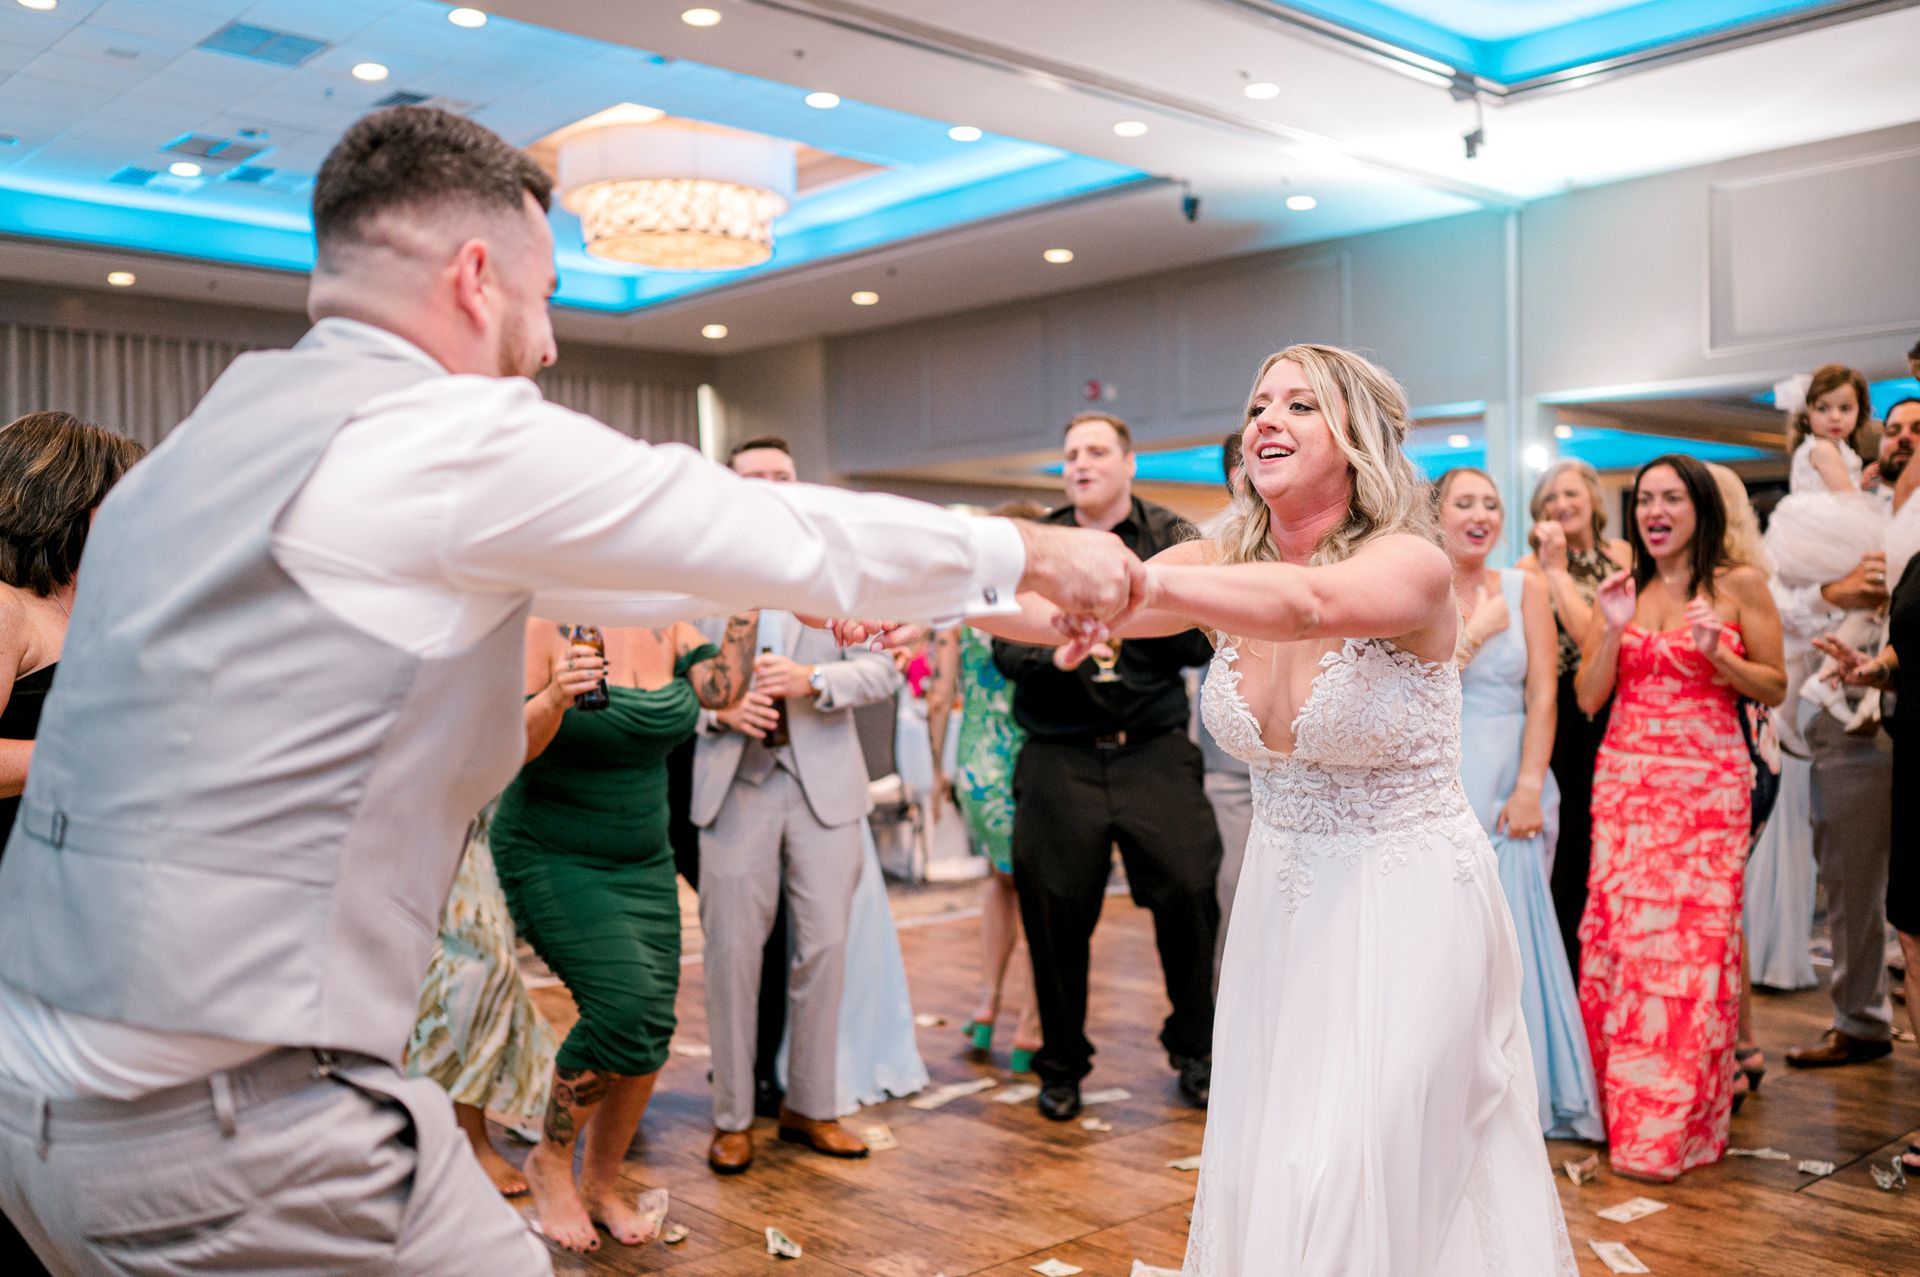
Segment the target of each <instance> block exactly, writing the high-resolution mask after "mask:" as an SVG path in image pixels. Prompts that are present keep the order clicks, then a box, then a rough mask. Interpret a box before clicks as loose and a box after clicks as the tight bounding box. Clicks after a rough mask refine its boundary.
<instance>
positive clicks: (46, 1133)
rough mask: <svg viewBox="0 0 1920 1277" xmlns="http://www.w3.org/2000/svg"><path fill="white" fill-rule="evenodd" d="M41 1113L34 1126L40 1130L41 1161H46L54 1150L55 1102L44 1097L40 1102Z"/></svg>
mask: <svg viewBox="0 0 1920 1277" xmlns="http://www.w3.org/2000/svg"><path fill="white" fill-rule="evenodd" d="M39 1108H40V1112H39V1113H38V1114H37V1115H36V1116H37V1117H38V1119H39V1120H38V1121H36V1122H35V1123H34V1125H36V1126H38V1127H39V1128H40V1160H41V1161H43V1162H44V1161H46V1160H47V1154H48V1153H50V1152H51V1151H52V1150H53V1101H52V1100H49V1099H47V1098H46V1097H45V1096H42V1097H41V1098H40V1100H39Z"/></svg>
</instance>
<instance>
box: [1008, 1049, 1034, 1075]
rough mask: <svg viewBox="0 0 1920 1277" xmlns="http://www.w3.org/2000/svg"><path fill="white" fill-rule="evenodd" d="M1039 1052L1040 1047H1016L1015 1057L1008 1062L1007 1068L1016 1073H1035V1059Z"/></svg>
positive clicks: (1014, 1050)
mask: <svg viewBox="0 0 1920 1277" xmlns="http://www.w3.org/2000/svg"><path fill="white" fill-rule="evenodd" d="M1038 1050H1039V1048H1038V1047H1027V1046H1016V1047H1014V1048H1013V1055H1012V1057H1011V1058H1010V1059H1008V1061H1007V1068H1008V1069H1010V1070H1011V1071H1013V1072H1015V1073H1031V1072H1033V1057H1034V1054H1035V1053H1036V1052H1037V1051H1038Z"/></svg>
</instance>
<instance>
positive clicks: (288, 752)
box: [0, 332, 526, 1060]
mask: <svg viewBox="0 0 1920 1277" xmlns="http://www.w3.org/2000/svg"><path fill="white" fill-rule="evenodd" d="M435 375H436V374H435V372H434V371H433V370H432V369H430V368H427V367H423V366H422V365H420V364H419V363H417V362H414V361H410V360H407V359H405V358H403V357H401V356H399V355H397V354H395V353H393V352H391V351H389V350H388V349H386V348H385V347H382V346H380V345H378V344H375V343H373V342H371V341H368V340H367V339H365V338H364V337H362V336H360V335H358V334H354V333H352V332H346V333H342V334H339V335H335V336H327V335H325V334H322V333H310V334H308V336H307V337H306V338H305V339H304V340H302V341H301V343H300V344H299V345H298V346H297V347H295V348H294V349H293V350H291V351H275V352H271V353H262V354H251V355H243V356H241V357H240V358H239V359H238V360H236V361H235V362H234V364H233V366H232V367H231V368H230V369H228V371H227V372H226V373H225V374H224V375H223V376H222V377H221V378H220V380H219V381H218V382H217V383H216V384H215V385H214V387H213V389H212V390H210V391H209V392H208V393H207V397H206V398H205V399H204V400H202V401H201V403H200V406H199V407H198V408H196V409H195V410H194V413H193V415H192V416H191V417H189V418H188V419H187V420H186V421H185V422H184V423H182V424H181V426H180V427H179V428H178V429H177V430H175V431H174V433H173V434H172V435H171V436H170V437H169V438H168V439H167V440H166V442H165V443H164V444H162V445H161V446H160V447H159V448H156V449H155V450H154V452H153V454H152V455H151V456H150V457H148V458H147V459H146V460H145V461H143V462H141V463H140V464H139V465H138V466H137V467H135V468H134V469H133V471H132V472H131V473H129V474H128V476H127V477H126V479H125V480H124V481H122V482H121V483H120V484H119V486H118V487H116V488H115V490H114V491H113V493H112V494H111V496H109V498H108V499H107V501H106V503H105V504H104V505H102V506H101V509H100V513H99V518H98V521H97V522H96V524H95V526H94V529H93V532H92V534H91V535H90V537H89V538H88V543H87V553H86V560H85V564H84V566H83V568H82V570H81V573H80V582H79V594H78V598H77V599H76V600H75V604H74V609H73V622H72V626H71V628H70V629H69V631H68V634H67V640H66V649H65V651H64V652H63V653H62V656H61V661H60V674H59V678H58V679H57V680H56V683H55V685H54V688H53V691H52V693H51V694H50V695H49V696H48V698H47V703H46V710H45V713H44V715H43V717H42V719H41V722H40V730H39V743H38V745H37V746H36V748H35V754H34V759H33V767H32V769H31V774H30V776H29V778H28V781H27V788H26V794H25V795H24V798H23V801H22V804H21V810H20V816H19V818H18V820H17V822H16V824H15V826H14V830H13V834H12V837H11V839H10V840H9V841H8V843H7V850H6V855H5V859H4V861H0V980H4V981H6V982H7V983H9V984H12V985H14V986H16V987H18V988H20V989H23V990H25V991H27V992H28V993H31V994H33V995H35V996H36V997H39V998H41V999H43V1000H45V1001H47V1002H50V1003H52V1004H53V1005H55V1006H59V1007H64V1008H66V1009H68V1010H70V1011H75V1012H79V1013H81V1014H83V1015H89V1016H94V1017H97V1018H101V1019H106V1020H112V1021H118V1022H122V1023H126V1024H133V1025H140V1026H143V1027H147V1028H152V1029H160V1030H167V1031H178V1032H185V1033H197V1034H207V1035H212V1036H216V1037H226V1038H237V1039H241V1040H244V1041H251V1042H263V1043H272V1044H276V1045H283V1046H310V1047H325V1048H334V1049H340V1050H351V1051H359V1052H364V1053H366V1054H369V1055H375V1056H380V1057H383V1058H386V1059H389V1060H397V1059H398V1057H399V1055H400V1053H401V1051H402V1049H403V1048H404V1047H405V1045H406V1040H407V1036H408V1033H409V1030H410V1029H411V1028H412V1025H413V1021H414V1018H415V1013H416V1008H417V1004H418V1001H419V994H420V982H421V979H422V977H423V976H424V975H425V973H426V969H427V964H428V962H429V960H430V959H431V957H432V955H433V946H434V940H435V936H436V934H437V933H438V929H439V917H440V909H441V905H442V903H443V902H444V901H445V899H446V895H447V891H448V889H449V888H450V887H451V885H452V882H453V877H454V873H455V871H456V870H457V869H458V867H459V857H460V853H461V847H462V833H463V831H464V830H465V829H466V826H467V822H468V821H469V820H471V819H472V818H473V815H474V813H475V812H477V811H478V810H479V809H480V808H481V806H482V805H483V804H485V803H486V801H487V800H488V799H489V798H491V797H492V796H493V795H494V794H495V793H497V792H498V791H499V790H500V788H501V787H502V786H503V785H505V783H506V782H507V781H508V780H509V779H510V778H511V777H512V776H513V773H514V770H515V769H516V768H517V767H518V766H519V763H520V759H521V757H522V755H523V754H524V752H525V748H526V734H525V728H524V727H523V724H522V717H521V710H520V704H521V686H520V684H521V653H522V647H523V634H524V620H525V615H526V610H525V608H524V607H522V608H521V609H520V610H519V611H518V612H517V613H516V614H515V615H513V616H511V617H509V618H508V619H507V620H506V621H505V622H503V623H502V624H501V626H500V627H499V628H498V629H497V630H495V631H494V632H493V633H492V634H490V635H488V636H487V637H486V638H485V639H483V640H481V642H480V643H479V644H478V645H476V646H475V647H474V648H472V649H471V650H469V651H466V652H462V653H459V654H457V655H454V656H449V657H446V658H443V659H422V658H419V657H416V656H413V655H410V654H408V653H406V652H403V651H400V650H398V649H397V648H394V647H391V646H389V645H388V644H386V643H384V642H383V641H381V640H380V639H379V638H377V637H375V636H373V635H371V634H368V633H366V632H364V631H362V630H359V629H356V628H355V627H354V626H352V625H350V624H348V623H347V622H345V621H343V620H341V619H340V618H338V617H336V616H335V615H333V614H332V613H331V612H328V611H327V610H326V609H325V608H323V607H322V606H321V605H320V604H319V603H317V602H315V601H314V600H313V599H312V598H310V597H309V596H308V595H307V594H306V592H305V591H304V590H302V589H301V588H300V586H299V585H297V584H296V583H295V582H294V581H293V579H292V578H291V577H289V576H288V575H287V574H286V573H285V572H284V571H282V570H281V569H280V567H279V565H278V564H277V563H276V562H275V561H274V559H273V556H272V554H271V553H270V551H269V539H270V537H271V536H272V533H273V529H274V526H275V523H276V522H277V521H278V519H279V517H280V515H281V513H282V511H284V510H285V509H286V507H287V506H288V504H289V503H290V502H291V501H292V500H293V498H294V496H295V495H296V494H297V493H298V492H299V490H300V488H301V487H302V485H304V484H305V482H306V480H307V477H308V475H309V474H310V473H311V472H312V470H313V468H314V466H315V464H316V463H317V462H318V461H319V458H320V455H321V453H322V452H323V451H324V450H325V448H326V446H327V444H328V443H329V442H330V441H331V440H332V439H333V437H334V435H335V434H336V433H337V432H338V431H339V429H340V428H341V426H342V425H344V424H345V423H346V422H347V420H348V419H349V418H350V417H351V416H352V414H353V412H354V410H355V409H356V408H357V407H358V406H359V405H360V404H362V403H364V402H366V401H367V400H368V399H371V398H373V397H374V396H377V395H381V394H385V393H387V392H390V391H394V390H399V389H401V388H403V387H406V386H408V385H411V384H414V383H417V382H420V381H424V380H427V379H429V378H432V377H434V376H435Z"/></svg>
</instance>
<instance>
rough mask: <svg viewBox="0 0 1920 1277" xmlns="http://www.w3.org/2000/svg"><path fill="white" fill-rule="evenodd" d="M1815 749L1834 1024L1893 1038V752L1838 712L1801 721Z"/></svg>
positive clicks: (1883, 739)
mask: <svg viewBox="0 0 1920 1277" xmlns="http://www.w3.org/2000/svg"><path fill="white" fill-rule="evenodd" d="M1802 725H1803V726H1804V727H1805V729H1806V736H1807V746H1808V748H1809V749H1810V750H1812V752H1813V770H1812V804H1813V859H1814V863H1815V865H1817V866H1818V867H1819V875H1820V885H1821V886H1822V887H1823V888H1825V889H1826V893H1827V926H1828V929H1829V930H1830V931H1831V932H1832V934H1833V989H1832V992H1833V1027H1834V1028H1836V1029H1839V1030H1840V1031H1841V1032H1842V1033H1846V1034H1850V1035H1851V1036H1853V1037H1856V1038H1867V1039H1870V1040H1872V1041H1876V1042H1885V1041H1887V1040H1888V1039H1889V1038H1890V1037H1892V1036H1893V1004H1892V1003H1891V1002H1889V1001H1888V999H1887V959H1886V937H1887V858H1888V856H1889V855H1890V854H1891V851H1892V846H1893V752H1892V744H1891V742H1889V741H1888V740H1887V736H1886V733H1885V732H1878V733H1876V734H1874V735H1873V736H1871V737H1866V736H1849V735H1847V734H1846V732H1845V731H1844V730H1843V729H1842V728H1841V725H1840V723H1839V722H1838V721H1836V720H1835V719H1834V717H1833V715H1831V714H1827V713H1814V714H1812V715H1810V716H1808V717H1804V718H1803V719H1802Z"/></svg>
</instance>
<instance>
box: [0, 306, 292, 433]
mask: <svg viewBox="0 0 1920 1277" xmlns="http://www.w3.org/2000/svg"><path fill="white" fill-rule="evenodd" d="M251 349H254V347H252V346H243V345H239V344H237V343H234V342H225V341H204V340H199V339H196V338H191V337H142V336H136V335H133V334H129V333H106V332H87V331H82V330H78V329H69V328H36V327H29V326H27V325H24V324H0V423H4V422H8V421H12V420H13V419H14V418H15V417H18V416H22V415H24V414H26V413H29V412H41V411H44V410H47V409H53V408H59V409H64V410H65V411H67V412H71V413H73V414H74V415H75V416H78V417H81V418H84V419H85V420H87V421H95V422H98V423H99V424H101V425H103V426H105V427H106V428H107V429H109V430H115V431H118V432H119V433H121V434H124V435H127V436H129V437H131V438H133V439H137V440H139V441H140V442H141V443H143V444H145V445H146V446H147V447H149V448H151V447H152V446H153V445H154V444H156V443H159V442H160V440H161V439H162V438H163V437H164V436H165V435H166V433H167V432H168V431H169V430H172V429H173V428H174V427H175V426H176V425H178V424H179V423H180V422H181V421H182V420H183V419H184V418H185V417H186V415H187V414H188V413H189V412H191V411H192V410H193V406H194V405H195V404H196V403H199V402H200V397H201V396H202V395H204V394H206V393H207V389H208V387H210V386H212V385H213V383H214V380H215V379H216V378H218V377H219V376H220V374H221V373H222V372H224V371H225V370H226V367H227V365H228V364H230V363H232V362H233V360H234V357H235V356H237V355H240V354H243V353H244V352H246V351H248V350H251Z"/></svg>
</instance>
